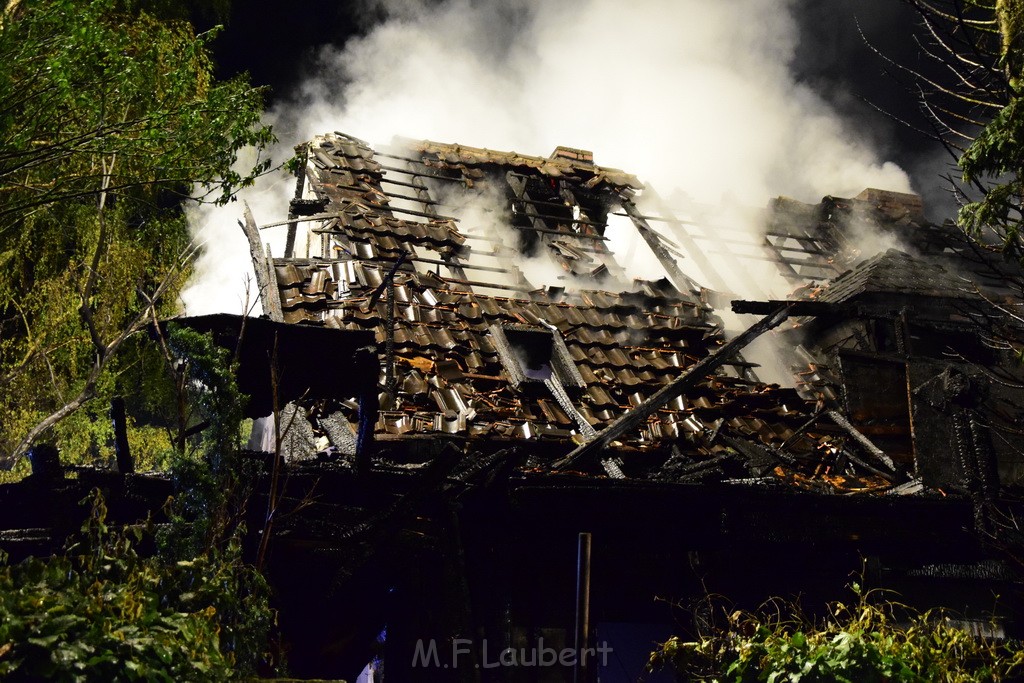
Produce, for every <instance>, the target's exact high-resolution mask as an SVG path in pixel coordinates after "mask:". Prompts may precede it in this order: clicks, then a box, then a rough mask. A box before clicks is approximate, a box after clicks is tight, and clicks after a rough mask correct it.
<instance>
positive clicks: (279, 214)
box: [185, 0, 910, 313]
mask: <svg viewBox="0 0 1024 683" xmlns="http://www.w3.org/2000/svg"><path fill="white" fill-rule="evenodd" d="M792 5H793V3H792V2H789V1H787V0H730V1H729V2H716V3H711V2H705V1H701V0H635V1H633V2H621V0H561V1H559V2H541V0H516V1H514V2H507V1H506V2H501V1H499V0H480V1H477V2H471V1H470V0H442V1H440V2H386V3H383V4H382V5H381V8H382V11H383V12H384V14H385V16H386V17H387V19H385V20H384V21H383V23H380V24H379V25H377V26H376V27H375V28H373V29H372V30H370V31H369V32H368V33H367V35H365V36H364V37H361V38H358V39H353V40H350V41H349V42H348V43H347V44H346V45H345V46H344V48H343V49H340V50H333V49H331V50H325V51H323V52H322V53H321V54H320V55H319V57H318V59H317V61H316V63H315V64H311V65H310V67H311V68H310V74H309V76H308V78H307V80H305V81H304V83H303V85H302V86H301V87H300V88H299V90H298V92H299V94H298V96H297V97H296V98H295V99H294V101H291V102H288V103H285V104H282V105H280V106H279V107H278V108H277V109H276V110H275V111H273V112H271V113H270V115H269V118H270V119H271V120H272V121H273V122H274V123H275V124H276V125H277V129H278V133H279V135H281V137H282V139H283V141H284V142H286V143H287V144H288V145H289V146H290V145H291V144H294V143H295V142H298V141H302V140H307V139H309V138H311V137H312V136H313V135H316V134H320V133H324V132H329V131H333V130H340V131H344V132H346V133H350V134H353V135H356V136H358V137H360V138H362V139H365V140H368V141H370V142H372V143H387V142H389V141H390V140H391V139H392V136H394V135H396V134H398V135H402V136H405V137H409V138H425V139H433V140H438V141H443V142H463V143H465V144H469V145H473V146H480V147H489V148H492V149H501V150H515V151H518V152H521V153H524V154H533V155H541V156H545V155H547V154H548V153H550V152H551V151H552V150H553V149H554V148H555V146H557V145H568V146H572V147H580V148H585V149H590V150H593V151H594V153H595V162H596V163H597V164H599V165H604V166H611V167H617V168H622V169H624V170H627V171H630V172H632V173H636V174H638V175H639V176H641V177H642V178H643V179H644V180H645V181H647V182H649V183H651V184H652V185H653V186H654V187H656V188H658V190H659V192H660V193H661V194H662V195H663V196H670V195H672V194H673V193H675V192H683V193H685V194H686V195H687V196H688V197H689V198H691V199H693V200H695V201H699V202H702V203H705V204H716V205H717V204H732V205H747V206H752V207H763V206H764V205H765V204H766V202H767V201H768V199H769V198H770V197H772V196H775V195H780V194H784V195H788V196H792V197H795V198H798V199H801V200H804V201H810V202H817V201H818V200H819V199H820V198H821V197H822V196H823V195H826V194H832V195H838V196H853V195H855V194H857V193H858V192H860V191H861V190H862V189H864V188H865V187H881V188H886V189H891V190H897V191H909V190H910V187H909V181H908V178H907V175H906V174H905V173H904V172H903V171H902V170H900V169H899V168H898V167H896V166H895V165H893V164H891V163H885V162H883V161H882V160H881V159H879V158H878V157H877V155H876V154H875V153H874V152H873V151H872V149H871V148H870V146H869V143H868V142H867V141H866V138H862V137H860V136H858V135H857V133H856V131H851V130H848V129H845V128H844V126H843V124H842V122H841V117H840V116H839V115H838V114H837V112H835V111H834V110H832V109H830V107H829V105H828V104H827V103H826V102H825V101H824V100H823V99H821V98H820V97H818V96H817V95H816V94H815V93H814V92H813V91H812V90H811V89H810V88H808V87H807V86H805V85H803V84H801V83H800V82H798V81H797V80H796V78H795V77H794V76H793V75H792V69H791V66H792V65H791V61H792V59H793V56H794V54H795V50H796V47H797V43H798V31H797V27H796V24H795V22H794V20H793V15H792V9H793V7H792ZM288 187H289V189H290V187H291V186H290V185H288ZM253 195H256V196H258V197H259V198H260V200H264V199H268V198H270V197H272V196H273V197H276V198H279V199H280V201H281V203H280V204H279V205H278V206H277V208H276V209H274V208H272V207H263V206H261V207H260V208H259V209H257V207H256V206H255V205H254V206H253V208H254V212H255V213H256V214H257V220H258V221H259V222H270V221H276V220H281V219H282V218H283V217H284V215H285V213H286V211H287V199H288V198H289V197H290V191H280V192H276V193H273V192H268V191H267V190H265V189H259V190H258V191H257V192H255V193H249V194H248V195H247V196H250V197H251V196H253ZM250 203H251V204H254V201H253V200H252V199H250ZM239 208H240V207H238V206H234V205H233V206H231V207H228V210H227V211H218V212H216V213H217V216H216V217H215V218H214V219H211V220H209V221H206V223H205V225H208V226H211V227H209V228H201V231H200V234H201V235H202V236H203V237H204V238H205V239H206V240H207V242H208V243H209V244H210V246H211V251H212V250H215V251H216V252H217V256H216V257H214V258H213V260H214V261H216V265H224V264H226V263H227V262H226V261H224V260H223V257H224V255H225V254H226V252H227V251H229V250H231V251H234V252H238V251H239V250H241V253H242V254H247V251H248V250H247V248H246V247H245V241H244V239H243V238H242V237H241V235H240V230H239V229H238V227H237V225H236V223H235V220H236V218H237V215H238V214H240V213H241V212H240V210H239ZM725 218H726V219H727V220H738V219H736V217H735V216H726V217H725ZM735 227H736V228H738V229H742V230H747V231H751V232H756V231H758V230H760V229H761V228H760V226H759V225H757V221H750V222H746V223H744V222H743V221H739V223H738V224H736V225H735ZM268 232H269V231H268ZM236 233H237V234H236ZM226 239H230V243H228V242H222V240H226ZM272 239H278V240H280V238H279V237H275V238H272ZM616 248H617V249H620V250H622V249H628V248H629V246H628V245H616ZM645 249H646V245H642V244H641V245H640V247H639V249H638V250H637V251H638V252H643V253H647V252H645V251H644V250H645ZM276 253H278V254H280V253H281V252H280V249H279V248H278V250H277V251H276ZM649 259H650V257H648V261H649ZM638 261H640V263H639V265H637V266H635V267H634V268H633V270H636V271H640V272H645V271H647V269H648V266H649V265H650V264H649V263H648V262H645V261H644V260H643V259H638ZM231 264H232V265H231V267H232V268H234V267H236V266H235V265H234V261H232V262H231ZM201 265H202V266H203V267H201V268H199V269H198V273H199V275H200V276H201V277H202V276H204V274H207V273H210V272H211V270H210V269H208V268H207V267H206V266H205V265H204V264H201ZM681 266H682V267H683V268H684V269H685V268H686V264H685V263H682V264H681ZM723 267H724V268H725V271H726V272H728V270H729V268H730V267H731V266H723ZM214 270H215V269H214ZM648 274H649V272H648ZM233 277H236V278H237V279H238V282H239V283H241V281H242V271H241V270H238V271H235V275H233ZM220 281H221V282H223V279H222V280H220ZM205 283H206V281H205V280H203V279H200V280H197V282H196V285H195V287H194V288H193V289H192V290H190V291H189V292H187V293H186V297H185V298H186V302H187V303H188V305H189V311H190V312H191V313H200V312H204V311H205V310H207V308H208V307H209V306H212V305H214V302H221V301H228V300H237V299H238V296H234V297H228V296H224V295H222V294H218V295H217V296H209V295H208V287H207V286H206V284H205ZM220 286H221V287H223V286H224V285H220ZM766 288H767V289H773V287H772V286H770V285H766ZM769 293H772V294H774V295H776V296H777V295H779V294H780V292H778V291H773V292H769ZM217 305H219V303H218V304H217ZM232 310H235V309H232Z"/></svg>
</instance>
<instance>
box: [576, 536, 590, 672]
mask: <svg viewBox="0 0 1024 683" xmlns="http://www.w3.org/2000/svg"><path fill="white" fill-rule="evenodd" d="M590 541H591V536H590V532H589V531H584V532H581V533H580V535H579V540H578V542H577V548H576V629H575V639H574V641H573V647H574V649H575V650H576V666H575V667H574V669H573V673H572V680H573V683H584V682H585V681H589V680H590V676H588V668H589V664H588V662H587V661H586V657H587V651H588V649H589V648H590Z"/></svg>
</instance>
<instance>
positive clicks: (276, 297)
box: [238, 202, 284, 322]
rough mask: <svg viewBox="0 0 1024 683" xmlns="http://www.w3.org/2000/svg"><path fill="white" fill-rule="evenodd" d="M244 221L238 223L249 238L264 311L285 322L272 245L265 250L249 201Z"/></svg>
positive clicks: (272, 317) (250, 254)
mask: <svg viewBox="0 0 1024 683" xmlns="http://www.w3.org/2000/svg"><path fill="white" fill-rule="evenodd" d="M243 217H244V218H245V220H244V222H243V221H238V225H239V226H240V227H241V228H242V232H244V233H245V237H246V239H248V240H249V256H250V257H251V258H252V269H253V272H254V273H255V275H256V286H257V287H259V290H260V303H261V304H262V305H263V312H264V313H266V314H267V315H268V316H270V319H271V320H274V321H277V322H284V314H283V313H282V312H281V293H280V292H279V291H278V290H277V274H276V273H275V272H274V264H273V261H272V260H271V258H270V246H269V245H267V250H266V251H264V250H263V244H262V243H261V242H260V231H259V228H258V227H256V219H255V218H253V216H252V209H250V208H249V204H248V202H245V210H244V212H243Z"/></svg>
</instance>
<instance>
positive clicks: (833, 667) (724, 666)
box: [648, 584, 1024, 683]
mask: <svg viewBox="0 0 1024 683" xmlns="http://www.w3.org/2000/svg"><path fill="white" fill-rule="evenodd" d="M853 588H854V591H855V594H856V597H857V599H856V601H855V602H854V603H853V604H852V605H846V604H844V603H834V604H833V605H831V606H830V610H829V612H830V613H829V617H828V618H827V619H825V620H824V622H822V623H814V622H812V621H810V620H808V619H807V618H805V617H803V616H802V615H801V614H800V613H799V610H797V609H796V608H793V609H792V610H791V613H790V614H784V613H783V611H782V610H778V609H777V608H778V605H775V607H776V610H775V611H774V612H769V611H767V610H765V611H764V612H763V613H761V614H750V613H745V612H734V613H733V614H731V615H730V616H729V617H728V627H727V628H726V629H725V630H724V631H723V632H719V633H716V634H715V635H714V636H713V637H708V638H704V639H702V640H699V641H684V640H682V639H680V638H678V637H673V638H671V639H669V640H668V641H666V642H665V643H662V644H661V646H660V647H659V649H658V650H656V651H655V652H654V653H652V655H651V660H650V663H649V665H648V668H650V669H652V670H653V669H657V668H662V667H670V668H672V669H673V670H674V671H675V672H676V673H677V675H678V676H679V677H680V678H681V679H683V680H707V681H733V682H735V683H748V682H753V681H766V682H767V683H777V682H782V681H787V682H795V681H803V682H811V681H819V682H822V683H824V682H826V681H845V682H848V683H871V682H873V681H875V682H878V683H882V682H883V681H905V682H907V683H929V682H931V681H949V682H951V683H952V682H961V681H963V682H967V681H979V682H980V681H1001V680H1007V679H1010V678H1012V677H1014V676H1016V677H1020V676H1024V646H1022V644H1021V643H1019V642H1012V641H1008V642H1005V643H999V642H995V641H992V640H987V639H984V638H978V637H975V636H973V635H971V634H969V633H967V632H966V631H964V630H962V629H961V628H958V627H957V626H956V625H955V624H954V623H952V622H951V621H950V620H949V619H948V618H947V616H946V615H945V614H943V613H942V612H941V611H935V610H930V611H927V612H924V613H915V612H913V611H912V610H909V609H908V608H906V607H905V606H903V605H899V604H896V603H893V602H889V601H884V600H878V599H873V596H872V595H871V594H870V593H865V592H862V591H861V589H860V588H859V586H857V585H856V584H855V585H854V586H853ZM898 617H900V618H898Z"/></svg>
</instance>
